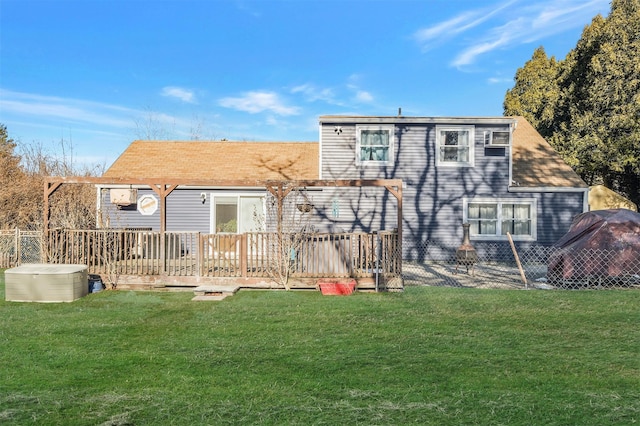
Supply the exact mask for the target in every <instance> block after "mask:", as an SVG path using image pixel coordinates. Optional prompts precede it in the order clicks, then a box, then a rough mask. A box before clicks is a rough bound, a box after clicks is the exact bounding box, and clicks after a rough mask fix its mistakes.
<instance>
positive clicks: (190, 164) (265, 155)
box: [103, 140, 319, 181]
mask: <svg viewBox="0 0 640 426" xmlns="http://www.w3.org/2000/svg"><path fill="white" fill-rule="evenodd" d="M318 148H319V145H318V143H317V142H227V141H223V142H218V141H206V142H205V141H140V140H139V141H134V142H132V143H131V145H129V146H128V147H127V149H126V150H125V151H124V152H123V153H122V154H121V155H120V157H118V159H117V160H116V161H115V162H114V163H113V164H112V165H111V167H109V168H108V169H107V171H106V172H105V173H104V175H103V176H104V177H110V178H140V179H142V178H149V177H153V178H162V179H166V180H181V181H188V180H208V179H211V180H242V179H255V180H282V179H284V180H306V179H309V180H311V179H318V176H319V171H318V168H319V163H318V158H319V153H318Z"/></svg>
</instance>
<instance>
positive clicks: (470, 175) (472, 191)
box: [320, 122, 583, 258]
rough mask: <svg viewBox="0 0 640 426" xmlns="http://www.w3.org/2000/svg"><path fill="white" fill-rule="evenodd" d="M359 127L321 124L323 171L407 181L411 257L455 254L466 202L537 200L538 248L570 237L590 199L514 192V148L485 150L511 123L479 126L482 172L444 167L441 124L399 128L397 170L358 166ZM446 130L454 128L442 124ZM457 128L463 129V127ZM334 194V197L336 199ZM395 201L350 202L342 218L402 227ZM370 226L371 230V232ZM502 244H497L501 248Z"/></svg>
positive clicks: (378, 197) (374, 197) (381, 197)
mask: <svg viewBox="0 0 640 426" xmlns="http://www.w3.org/2000/svg"><path fill="white" fill-rule="evenodd" d="M356 124H357V123H355V122H354V123H353V124H345V123H344V122H341V123H340V128H341V130H342V132H341V133H337V132H335V131H334V128H335V125H334V124H333V123H328V122H324V123H323V125H322V126H321V153H320V155H321V173H322V178H323V179H398V178H399V179H402V180H403V182H404V189H403V240H404V251H405V253H404V255H405V257H407V258H415V257H416V256H417V252H418V251H424V247H425V244H427V243H429V244H431V243H435V244H436V245H438V246H441V247H442V248H443V249H451V248H455V247H457V246H458V245H460V243H461V241H462V222H463V202H464V200H465V198H466V199H468V200H472V199H474V198H492V199H505V198H508V199H519V198H526V199H532V198H534V199H536V200H537V204H536V205H537V241H536V242H537V243H542V244H551V243H553V242H555V241H556V240H557V239H558V238H559V237H560V236H561V235H562V234H564V233H565V232H566V231H567V230H568V227H569V225H570V223H571V220H572V218H573V216H575V215H576V214H578V213H581V212H582V206H583V204H582V196H583V193H582V192H579V191H576V192H575V193H572V192H571V193H566V192H563V193H530V192H529V193H511V192H509V191H508V188H509V156H510V149H511V147H510V146H507V147H500V148H486V147H485V136H484V135H485V131H491V130H502V131H508V130H509V127H508V125H507V124H481V125H478V124H475V123H473V122H469V123H466V124H467V125H475V140H474V150H475V155H474V166H473V167H446V166H439V167H436V133H435V130H436V125H435V124H433V123H429V124H417V123H411V124H405V123H403V124H401V125H396V126H395V137H394V146H393V161H392V162H391V164H390V165H386V166H380V165H358V164H357V163H356V153H355V151H356ZM439 124H440V125H446V123H444V122H441V123H439ZM456 124H460V123H459V122H458V123H456ZM335 192H336V191H335V190H334V193H335ZM332 196H333V194H332ZM396 205H397V203H396V202H395V198H394V197H393V196H391V194H390V193H388V191H385V192H384V193H382V194H381V193H377V194H373V193H372V192H371V191H369V192H368V193H366V192H365V194H363V195H360V196H357V197H356V201H354V200H353V196H352V198H350V199H349V204H348V206H349V208H348V209H345V210H347V211H346V212H345V215H344V216H343V215H342V212H341V216H340V219H339V220H334V221H333V222H334V223H335V225H337V226H339V227H340V228H345V227H347V228H349V226H346V225H347V224H349V221H353V222H351V229H348V230H356V229H353V228H360V227H361V228H363V229H364V230H375V229H389V226H391V227H392V228H393V227H395V226H396V225H395V223H396V219H395V217H396V216H395V212H396ZM367 228H370V229H367ZM501 241H503V240H500V239H498V238H496V242H501ZM418 257H419V256H418Z"/></svg>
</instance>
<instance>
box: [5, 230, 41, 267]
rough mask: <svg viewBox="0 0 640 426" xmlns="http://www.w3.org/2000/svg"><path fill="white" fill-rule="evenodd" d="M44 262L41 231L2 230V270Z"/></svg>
mask: <svg viewBox="0 0 640 426" xmlns="http://www.w3.org/2000/svg"><path fill="white" fill-rule="evenodd" d="M41 261H42V233H41V232H40V231H21V230H20V229H14V230H0V268H11V267H14V266H18V265H20V264H23V263H40V262H41Z"/></svg>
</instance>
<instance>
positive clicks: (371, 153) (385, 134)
mask: <svg viewBox="0 0 640 426" xmlns="http://www.w3.org/2000/svg"><path fill="white" fill-rule="evenodd" d="M392 158H393V126H356V162H357V163H358V164H378V165H386V164H390V163H391V160H392Z"/></svg>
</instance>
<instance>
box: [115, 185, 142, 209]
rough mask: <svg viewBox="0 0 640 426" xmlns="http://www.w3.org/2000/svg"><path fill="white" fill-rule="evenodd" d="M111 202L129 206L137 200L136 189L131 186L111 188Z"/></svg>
mask: <svg viewBox="0 0 640 426" xmlns="http://www.w3.org/2000/svg"><path fill="white" fill-rule="evenodd" d="M109 198H110V199H111V203H113V204H116V205H118V206H130V205H132V204H135V203H136V201H137V200H138V190H137V189H132V188H111V190H110V191H109Z"/></svg>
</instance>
